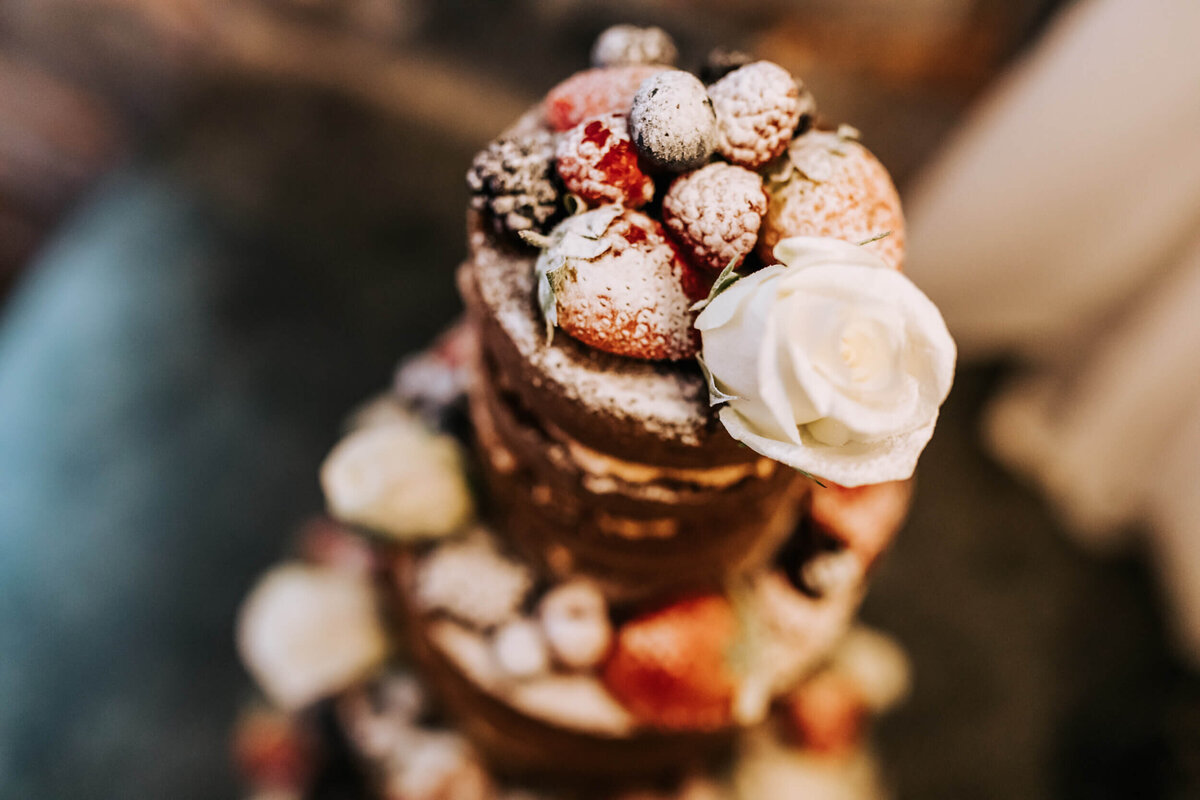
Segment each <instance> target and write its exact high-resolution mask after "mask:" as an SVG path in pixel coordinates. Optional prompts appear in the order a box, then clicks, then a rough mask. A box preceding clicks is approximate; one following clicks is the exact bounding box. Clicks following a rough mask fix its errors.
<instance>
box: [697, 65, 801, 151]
mask: <svg viewBox="0 0 1200 800" xmlns="http://www.w3.org/2000/svg"><path fill="white" fill-rule="evenodd" d="M708 96H709V97H711V98H712V104H713V109H715V110H716V112H717V150H718V151H720V153H721V155H722V156H724V157H725V158H726V160H728V161H729V162H731V163H733V164H739V165H741V166H743V167H749V168H750V169H757V168H758V167H761V166H762V165H763V164H766V163H767V162H769V161H771V160H773V159H775V158H778V157H779V156H780V155H781V154H782V153H783V151H784V150H786V149H787V143H788V141H789V140H790V139H791V138H792V134H793V133H794V132H795V131H796V127H797V126H798V125H799V124H800V117H801V116H802V115H804V114H810V115H811V114H812V113H813V111H814V109H815V104H814V103H813V100H812V96H811V95H809V94H808V93H807V92H804V93H803V94H802V93H801V91H800V86H799V85H798V84H797V83H796V80H795V79H794V78H793V77H792V75H791V73H789V72H788V71H787V70H786V69H784V68H783V67H781V66H779V65H778V64H772V63H771V62H770V61H756V62H754V63H753V64H747V65H746V66H744V67H739V68H738V69H735V70H734V71H733V72H731V73H729V74H728V75H726V76H725V77H724V78H721V80H719V81H717V82H716V83H714V84H713V85H712V86H710V87H708Z"/></svg>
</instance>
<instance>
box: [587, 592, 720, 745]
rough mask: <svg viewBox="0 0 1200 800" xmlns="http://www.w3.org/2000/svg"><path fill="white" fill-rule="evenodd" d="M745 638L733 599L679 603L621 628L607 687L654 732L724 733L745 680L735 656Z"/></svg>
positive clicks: (717, 597) (606, 678)
mask: <svg viewBox="0 0 1200 800" xmlns="http://www.w3.org/2000/svg"><path fill="white" fill-rule="evenodd" d="M738 635H739V634H738V622H737V616H736V615H735V613H734V610H733V606H732V605H731V604H730V602H729V600H727V599H726V598H725V597H723V596H721V595H715V594H714V595H704V596H698V597H689V598H685V599H682V600H678V601H675V602H673V603H670V604H668V605H666V606H664V607H662V608H659V609H656V610H654V611H651V612H648V613H646V614H643V615H641V616H638V617H636V618H634V619H632V620H630V621H629V622H626V623H625V624H624V625H622V626H621V627H620V629H619V630H618V631H617V636H616V641H615V643H614V646H613V653H612V656H611V657H610V658H609V660H608V662H607V663H606V664H605V666H604V683H605V685H606V686H607V687H608V688H609V691H611V692H612V693H613V694H614V695H615V696H616V697H617V698H618V699H619V700H620V701H621V703H622V704H623V705H625V706H626V707H627V708H629V709H630V711H632V712H633V714H634V715H635V716H636V717H637V718H638V719H639V720H641V721H642V722H644V723H646V724H650V725H653V726H655V727H659V728H665V729H668V730H714V729H718V728H721V727H723V726H725V725H728V724H729V723H730V722H731V721H732V719H733V698H734V693H735V692H736V690H737V677H736V675H735V674H734V672H733V666H732V664H731V663H730V661H729V658H728V655H729V651H730V650H731V648H732V647H733V645H734V643H735V641H736V640H737V637H738Z"/></svg>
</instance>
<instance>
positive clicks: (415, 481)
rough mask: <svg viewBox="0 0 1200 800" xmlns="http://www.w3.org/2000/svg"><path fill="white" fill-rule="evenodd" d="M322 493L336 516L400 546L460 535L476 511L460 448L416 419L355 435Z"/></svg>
mask: <svg viewBox="0 0 1200 800" xmlns="http://www.w3.org/2000/svg"><path fill="white" fill-rule="evenodd" d="M321 487H322V488H323V489H324V491H325V500H326V502H327V503H328V505H329V511H330V513H331V514H332V515H333V516H334V517H336V518H337V519H339V520H341V521H343V522H347V523H351V524H355V525H360V526H362V527H364V528H366V529H368V530H371V531H373V532H375V533H377V534H379V535H381V536H384V537H386V538H390V539H396V540H405V539H412V538H418V537H436V536H444V535H446V534H448V533H452V532H454V531H456V530H458V529H459V528H461V527H462V526H463V525H464V524H466V522H467V521H468V520H469V519H470V518H471V515H472V513H473V510H474V501H473V500H472V497H471V492H470V489H469V487H468V486H467V482H466V477H465V473H464V467H463V459H462V453H461V451H460V448H459V445H458V443H457V442H456V441H455V440H454V439H453V438H451V437H449V436H446V435H444V434H439V433H434V432H433V431H432V430H430V429H429V428H428V427H427V426H426V424H425V423H424V422H423V421H421V420H420V419H419V418H418V417H416V416H415V415H413V414H411V413H404V414H400V415H396V416H393V417H391V418H388V419H385V420H384V421H383V422H382V423H381V424H377V425H369V426H367V427H363V428H359V429H357V430H353V431H351V432H350V433H349V434H348V435H347V436H346V437H345V438H344V439H342V441H340V442H338V444H337V446H336V447H334V449H333V450H332V451H331V452H330V454H329V456H328V457H327V458H326V459H325V463H324V464H323V465H322V466H321Z"/></svg>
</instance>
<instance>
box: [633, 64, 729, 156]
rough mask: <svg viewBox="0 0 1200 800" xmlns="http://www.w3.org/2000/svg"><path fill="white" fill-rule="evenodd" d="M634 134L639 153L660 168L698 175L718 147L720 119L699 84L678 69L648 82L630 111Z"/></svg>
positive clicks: (638, 94)
mask: <svg viewBox="0 0 1200 800" xmlns="http://www.w3.org/2000/svg"><path fill="white" fill-rule="evenodd" d="M629 133H630V135H631V136H632V137H633V142H634V144H635V145H637V149H638V152H639V153H641V154H642V156H643V157H645V158H646V159H647V160H648V161H650V162H651V163H652V164H654V165H655V166H657V167H659V168H661V169H665V170H670V171H672V172H682V171H684V170H688V169H695V168H696V167H698V166H700V165H701V164H703V163H704V162H706V161H708V159H709V157H710V156H712V154H713V150H715V149H716V146H717V118H716V116H715V114H714V113H713V104H712V101H711V100H710V99H709V97H708V92H707V90H705V88H704V84H703V83H701V82H700V79H699V78H697V77H696V76H695V75H693V74H691V73H690V72H684V71H683V70H678V69H673V70H666V71H664V72H660V73H658V74H657V75H654V76H652V77H649V78H647V79H646V80H645V81H644V82H643V83H642V84H641V86H640V87H638V90H637V94H635V95H634V96H633V102H632V103H631V104H630V109H629Z"/></svg>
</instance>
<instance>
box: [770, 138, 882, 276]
mask: <svg viewBox="0 0 1200 800" xmlns="http://www.w3.org/2000/svg"><path fill="white" fill-rule="evenodd" d="M788 160H789V163H788V164H787V165H786V175H787V176H786V180H785V181H784V182H783V183H781V184H778V185H776V186H773V187H772V190H771V203H770V206H769V207H768V209H767V215H766V218H765V219H764V221H763V229H762V234H761V235H760V236H759V241H758V252H759V254H760V255H761V256H762V257H763V260H764V261H766V262H767V263H774V258H773V257H772V255H771V250H772V248H774V247H775V244H776V243H777V242H778V241H779V240H780V239H784V238H787V237H789V236H832V237H833V238H835V239H842V240H843V241H847V242H853V243H855V244H858V243H859V242H865V241H867V240H868V239H871V238H873V237H876V236H879V235H880V234H885V233H886V234H888V235H887V236H886V237H885V238H883V239H879V240H878V241H874V242H871V243H870V244H867V245H864V246H865V247H866V248H867V249H868V250H870V251H872V252H873V253H875V254H876V255H878V256H879V257H880V258H882V259H883V260H884V261H886V262H887V263H888V264H889V265H890V266H892V267H894V268H895V269H900V267H901V266H902V265H903V263H904V216H903V214H902V213H901V210H900V197H899V195H898V194H897V193H896V188H895V186H893V185H892V179H891V177H890V176H889V175H888V173H887V170H886V169H885V168H884V166H883V165H882V164H880V163H879V161H878V160H877V159H876V158H875V156H873V155H872V154H871V152H870V151H869V150H867V149H866V148H865V147H863V146H862V145H861V144H859V143H858V142H856V141H854V140H853V139H851V138H848V137H846V136H843V135H839V134H837V133H832V132H829V131H809V132H808V133H806V134H804V135H803V136H800V137H797V138H796V139H795V140H793V141H792V144H791V146H790V147H789V148H788Z"/></svg>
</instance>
